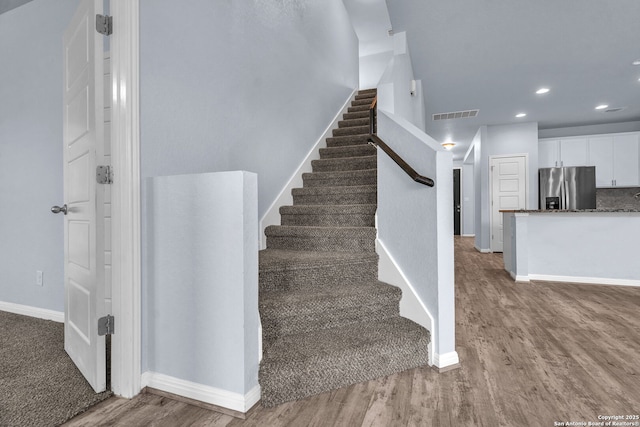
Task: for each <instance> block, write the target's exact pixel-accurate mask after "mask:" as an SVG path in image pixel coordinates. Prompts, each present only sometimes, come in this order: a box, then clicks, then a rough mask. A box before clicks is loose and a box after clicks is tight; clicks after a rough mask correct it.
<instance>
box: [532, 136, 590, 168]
mask: <svg viewBox="0 0 640 427" xmlns="http://www.w3.org/2000/svg"><path fill="white" fill-rule="evenodd" d="M588 153H589V151H588V140H587V138H586V137H571V138H562V139H541V140H540V141H539V143H538V167H540V168H554V167H561V166H585V165H587V160H588Z"/></svg>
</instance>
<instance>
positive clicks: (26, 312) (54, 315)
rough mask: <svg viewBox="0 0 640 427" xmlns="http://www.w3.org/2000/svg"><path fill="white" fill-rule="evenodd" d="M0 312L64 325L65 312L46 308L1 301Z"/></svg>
mask: <svg viewBox="0 0 640 427" xmlns="http://www.w3.org/2000/svg"><path fill="white" fill-rule="evenodd" d="M0 311H7V312H9V313H14V314H22V315H23V316H30V317H36V318H38V319H44V320H53V321H54V322H59V323H64V312H62V311H54V310H47V309H46V308H38V307H31V306H28V305H22V304H14V303H11V302H3V301H0Z"/></svg>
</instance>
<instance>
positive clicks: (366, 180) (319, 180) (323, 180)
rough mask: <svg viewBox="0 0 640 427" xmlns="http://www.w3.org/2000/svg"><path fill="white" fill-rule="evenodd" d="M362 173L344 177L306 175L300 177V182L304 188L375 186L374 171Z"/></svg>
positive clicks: (337, 175) (375, 177)
mask: <svg viewBox="0 0 640 427" xmlns="http://www.w3.org/2000/svg"><path fill="white" fill-rule="evenodd" d="M358 172H363V173H362V174H360V175H357V176H353V175H352V176H344V175H339V174H336V175H334V176H331V175H329V174H322V175H320V174H317V173H308V174H304V175H302V182H303V183H304V186H305V187H307V188H309V187H337V186H349V185H375V184H376V182H377V176H376V173H375V172H376V171H374V173H369V171H358Z"/></svg>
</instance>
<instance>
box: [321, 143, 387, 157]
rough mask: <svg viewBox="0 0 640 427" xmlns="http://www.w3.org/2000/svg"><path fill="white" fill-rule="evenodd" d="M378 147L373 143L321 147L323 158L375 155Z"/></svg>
mask: <svg viewBox="0 0 640 427" xmlns="http://www.w3.org/2000/svg"><path fill="white" fill-rule="evenodd" d="M376 154H377V153H376V147H374V146H373V145H370V144H367V145H345V146H342V147H331V148H321V149H320V158H321V159H335V158H339V157H362V156H375V155H376Z"/></svg>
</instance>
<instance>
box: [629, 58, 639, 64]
mask: <svg viewBox="0 0 640 427" xmlns="http://www.w3.org/2000/svg"><path fill="white" fill-rule="evenodd" d="M631 65H640V59H636V60H635V61H633V62H632V63H631Z"/></svg>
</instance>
